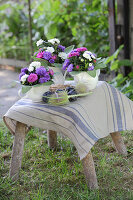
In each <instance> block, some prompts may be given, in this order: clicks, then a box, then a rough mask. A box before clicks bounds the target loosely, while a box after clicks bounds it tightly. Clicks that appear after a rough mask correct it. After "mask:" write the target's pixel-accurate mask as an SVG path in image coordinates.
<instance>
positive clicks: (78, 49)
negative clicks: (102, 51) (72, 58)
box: [77, 47, 87, 52]
mask: <svg viewBox="0 0 133 200" xmlns="http://www.w3.org/2000/svg"><path fill="white" fill-rule="evenodd" d="M77 51H78V52H80V51H87V48H86V47H80V48H77Z"/></svg>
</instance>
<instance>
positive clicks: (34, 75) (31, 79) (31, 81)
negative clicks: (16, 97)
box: [27, 73, 38, 83]
mask: <svg viewBox="0 0 133 200" xmlns="http://www.w3.org/2000/svg"><path fill="white" fill-rule="evenodd" d="M37 79H38V76H37V75H36V74H34V73H31V74H30V75H29V76H28V79H27V80H28V82H29V83H34V82H35V81H36V80H37Z"/></svg>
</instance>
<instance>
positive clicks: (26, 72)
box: [19, 61, 54, 86]
mask: <svg viewBox="0 0 133 200" xmlns="http://www.w3.org/2000/svg"><path fill="white" fill-rule="evenodd" d="M53 75H54V72H53V70H52V69H48V68H45V67H44V66H41V63H40V62H38V61H35V62H32V63H31V64H30V65H29V67H28V68H27V67H26V68H22V69H21V73H20V74H19V80H20V83H21V84H22V85H27V86H33V85H36V84H42V83H47V82H49V83H51V80H52V79H53Z"/></svg>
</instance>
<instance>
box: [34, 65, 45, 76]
mask: <svg viewBox="0 0 133 200" xmlns="http://www.w3.org/2000/svg"><path fill="white" fill-rule="evenodd" d="M46 72H47V70H46V69H45V68H44V67H39V68H37V69H36V73H37V75H39V76H45V74H46Z"/></svg>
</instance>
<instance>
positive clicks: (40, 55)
mask: <svg viewBox="0 0 133 200" xmlns="http://www.w3.org/2000/svg"><path fill="white" fill-rule="evenodd" d="M43 53H44V52H43V51H41V52H39V53H38V54H37V56H36V57H37V58H42V57H43Z"/></svg>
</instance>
